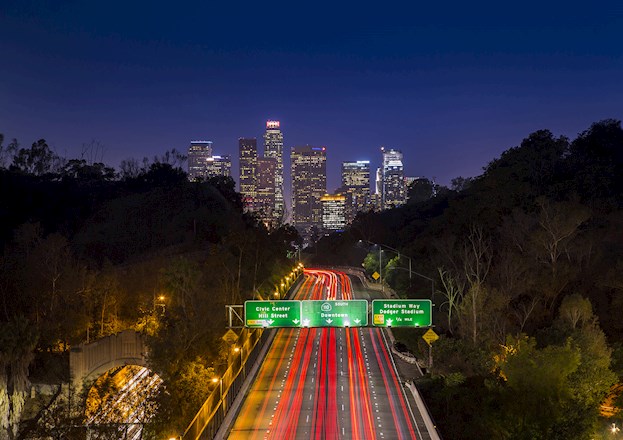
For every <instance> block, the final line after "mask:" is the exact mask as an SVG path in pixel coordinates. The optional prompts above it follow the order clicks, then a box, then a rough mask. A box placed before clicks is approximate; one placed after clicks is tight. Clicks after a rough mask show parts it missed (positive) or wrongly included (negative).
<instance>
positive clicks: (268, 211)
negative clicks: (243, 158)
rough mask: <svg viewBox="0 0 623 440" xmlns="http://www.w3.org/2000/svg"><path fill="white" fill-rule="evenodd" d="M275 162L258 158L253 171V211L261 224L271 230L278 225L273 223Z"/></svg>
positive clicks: (267, 158)
mask: <svg viewBox="0 0 623 440" xmlns="http://www.w3.org/2000/svg"><path fill="white" fill-rule="evenodd" d="M276 170H277V161H276V160H275V159H274V158H272V157H259V158H258V159H257V167H256V169H255V198H254V200H253V211H254V212H255V213H257V215H258V216H259V218H260V219H261V220H262V223H264V225H265V226H266V227H267V228H268V229H272V228H274V227H278V226H279V225H278V224H276V222H275V217H274V216H273V210H274V209H275V176H276Z"/></svg>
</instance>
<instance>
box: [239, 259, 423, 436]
mask: <svg viewBox="0 0 623 440" xmlns="http://www.w3.org/2000/svg"><path fill="white" fill-rule="evenodd" d="M357 281H358V280H355V283H356V284H357V289H356V293H357V295H356V296H358V297H360V298H362V299H371V298H373V297H374V295H375V294H374V293H368V292H367V291H365V289H363V287H360V286H361V284H360V283H358V282H357ZM370 295H371V296H370ZM377 295H378V294H377ZM354 297H355V293H354V291H353V282H352V281H351V279H350V277H349V276H348V275H346V274H344V273H341V272H335V271H329V270H312V269H307V270H305V280H304V282H303V283H302V284H301V285H300V287H299V289H298V290H297V292H296V294H295V299H300V300H303V299H326V300H341V299H354ZM419 437H420V435H419V431H418V427H417V425H416V424H415V422H414V421H413V416H412V413H411V408H410V407H409V404H408V401H407V399H406V398H405V396H404V393H403V391H402V387H401V384H400V380H399V378H398V376H397V373H396V370H395V368H394V366H393V362H392V359H391V355H390V351H389V349H388V347H387V343H386V340H385V336H384V333H383V331H382V330H380V329H375V328H302V329H280V330H278V331H277V334H276V336H275V339H274V341H273V344H272V346H271V348H270V350H269V351H268V353H267V355H266V358H265V359H264V362H263V364H262V366H261V368H260V370H259V372H258V375H257V378H256V380H255V382H254V384H253V386H252V388H251V390H250V391H249V393H248V395H247V397H246V399H245V402H244V404H243V406H242V408H241V410H240V413H239V415H238V418H237V419H236V421H235V423H234V425H233V427H232V429H231V431H230V433H229V438H230V439H313V440H320V439H351V438H352V439H414V438H419Z"/></svg>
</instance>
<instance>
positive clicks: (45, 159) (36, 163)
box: [13, 139, 60, 176]
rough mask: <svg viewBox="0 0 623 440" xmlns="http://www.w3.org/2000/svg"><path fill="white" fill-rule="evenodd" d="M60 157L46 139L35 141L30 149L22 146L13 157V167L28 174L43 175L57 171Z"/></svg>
mask: <svg viewBox="0 0 623 440" xmlns="http://www.w3.org/2000/svg"><path fill="white" fill-rule="evenodd" d="M59 163H60V158H59V157H58V155H57V154H56V153H54V152H53V151H52V150H51V149H50V147H48V144H47V143H46V141H45V139H39V140H38V141H37V142H34V143H33V144H32V146H31V147H30V149H25V148H20V149H19V151H18V152H17V154H16V155H15V157H14V158H13V167H15V169H17V170H20V171H22V172H24V173H27V174H34V175H35V176H42V175H44V174H47V173H50V172H53V171H55V167H57V166H58V165H59Z"/></svg>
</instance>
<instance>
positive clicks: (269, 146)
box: [264, 121, 285, 223]
mask: <svg viewBox="0 0 623 440" xmlns="http://www.w3.org/2000/svg"><path fill="white" fill-rule="evenodd" d="M264 157H268V158H273V159H275V160H276V161H277V165H276V169H275V208H274V209H273V216H274V218H275V222H276V223H282V222H283V220H284V214H285V204H284V199H283V134H282V133H281V129H280V124H279V121H266V132H265V133H264Z"/></svg>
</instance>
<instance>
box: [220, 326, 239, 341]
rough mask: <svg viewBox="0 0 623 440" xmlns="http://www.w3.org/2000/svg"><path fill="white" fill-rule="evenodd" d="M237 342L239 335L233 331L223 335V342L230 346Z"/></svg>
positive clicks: (230, 330)
mask: <svg viewBox="0 0 623 440" xmlns="http://www.w3.org/2000/svg"><path fill="white" fill-rule="evenodd" d="M237 340H238V335H237V334H236V332H235V331H233V330H232V329H229V330H227V333H225V334H224V335H223V341H225V342H227V343H228V344H233V343H234V342H236V341H237Z"/></svg>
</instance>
